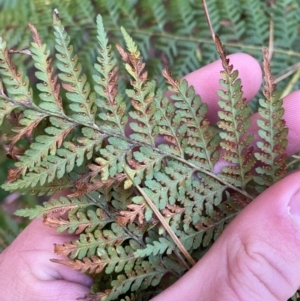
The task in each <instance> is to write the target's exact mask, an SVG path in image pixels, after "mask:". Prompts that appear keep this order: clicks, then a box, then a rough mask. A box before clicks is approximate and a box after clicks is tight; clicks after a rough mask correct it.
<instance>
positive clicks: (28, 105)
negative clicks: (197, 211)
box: [0, 95, 253, 200]
mask: <svg viewBox="0 0 300 301" xmlns="http://www.w3.org/2000/svg"><path fill="white" fill-rule="evenodd" d="M0 98H2V99H5V100H8V101H10V102H12V103H13V104H15V105H16V106H21V107H26V108H28V109H33V110H36V111H38V112H40V113H44V114H46V115H50V116H55V117H59V118H61V119H65V120H67V121H69V122H71V123H73V124H74V123H75V124H76V125H80V126H85V127H87V128H92V129H93V130H96V131H98V132H99V133H100V134H104V135H107V136H114V137H118V138H120V139H122V140H126V141H127V142H129V143H130V144H134V145H136V146H145V147H150V148H152V149H153V150H155V151H156V152H157V153H159V154H162V155H164V156H167V157H170V158H172V159H174V160H177V161H180V162H182V163H184V164H185V165H187V166H189V167H191V168H193V169H194V170H195V171H200V172H203V173H204V174H206V175H208V176H210V177H212V178H214V179H216V180H217V181H219V182H221V183H222V184H224V185H225V186H227V187H228V188H231V189H233V190H234V191H236V192H238V193H240V194H241V195H244V196H245V197H247V198H248V199H250V200H253V197H252V196H251V195H250V194H248V193H247V192H246V191H243V190H241V189H239V188H237V187H235V186H234V185H232V184H230V183H228V182H227V181H226V179H225V178H222V176H218V175H216V174H214V173H212V172H210V171H208V170H206V169H204V168H202V167H200V166H197V165H195V164H193V163H192V162H189V161H188V160H186V159H184V158H180V157H178V156H176V155H173V154H171V153H168V152H165V151H163V150H161V149H159V148H157V147H155V146H153V145H149V144H147V143H142V142H139V141H136V140H133V139H130V138H127V137H125V136H122V135H120V134H117V133H115V132H114V131H112V130H107V129H103V128H99V127H98V126H97V125H96V124H95V123H93V124H90V123H83V122H82V123H79V122H78V121H76V120H74V119H72V118H70V117H68V116H66V115H64V114H59V113H53V112H48V111H46V110H43V109H41V108H39V107H37V106H36V105H34V104H33V103H22V102H18V101H16V100H13V99H11V98H9V97H5V96H2V95H0ZM31 101H32V100H31Z"/></svg>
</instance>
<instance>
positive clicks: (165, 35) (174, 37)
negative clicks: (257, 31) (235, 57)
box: [106, 26, 300, 57]
mask: <svg viewBox="0 0 300 301" xmlns="http://www.w3.org/2000/svg"><path fill="white" fill-rule="evenodd" d="M106 30H107V31H108V32H110V31H111V32H117V33H119V32H120V28H119V27H109V26H108V27H106ZM126 31H127V32H128V33H132V34H134V33H138V34H144V35H147V36H150V37H153V36H157V37H162V38H168V39H171V40H175V41H177V40H178V41H189V42H195V43H204V44H212V45H213V44H214V41H212V40H211V38H207V39H205V38H193V37H191V36H180V35H175V34H171V33H166V32H163V33H160V32H151V31H148V30H141V29H137V30H133V29H130V28H126ZM222 44H223V45H224V46H228V47H233V48H242V49H249V50H256V51H258V52H261V45H259V46H253V45H248V44H242V43H235V42H222ZM272 51H273V52H275V53H281V54H285V55H287V56H293V57H300V53H299V52H296V51H292V50H284V49H281V48H278V47H274V48H273V49H272Z"/></svg>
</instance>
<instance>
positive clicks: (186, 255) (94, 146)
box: [0, 0, 300, 301]
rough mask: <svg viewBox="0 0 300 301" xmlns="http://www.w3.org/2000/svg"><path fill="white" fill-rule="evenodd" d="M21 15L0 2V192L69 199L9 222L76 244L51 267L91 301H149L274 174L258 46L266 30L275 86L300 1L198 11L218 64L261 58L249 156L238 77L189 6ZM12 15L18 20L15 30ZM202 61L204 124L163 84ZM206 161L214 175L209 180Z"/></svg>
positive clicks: (270, 85)
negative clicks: (215, 88)
mask: <svg viewBox="0 0 300 301" xmlns="http://www.w3.org/2000/svg"><path fill="white" fill-rule="evenodd" d="M0 3H1V2H0ZM20 3H21V2H20V1H10V2H7V1H3V3H2V4H1V5H3V8H4V9H5V10H6V11H7V14H5V16H4V15H2V14H0V24H3V26H4V27H5V24H7V29H9V30H7V31H6V32H5V34H3V35H2V39H1V41H0V73H1V80H2V82H3V85H2V87H1V89H0V123H2V126H1V130H2V132H3V133H4V134H7V137H9V139H8V140H7V141H6V142H7V143H6V150H7V153H8V154H9V156H10V157H12V158H14V159H17V162H16V163H15V166H14V167H13V168H11V169H10V170H9V174H8V180H7V183H6V184H4V185H3V186H2V187H3V188H4V189H5V190H7V191H15V192H18V193H22V194H34V195H51V194H53V193H55V192H58V191H61V190H64V189H72V188H74V189H72V192H71V193H70V194H69V195H68V196H67V197H61V198H60V199H51V200H49V201H47V202H44V203H43V204H42V205H37V206H36V207H35V208H29V209H21V210H19V211H18V213H17V214H18V215H20V216H25V217H29V218H36V217H41V216H43V217H44V222H45V224H47V225H49V226H52V227H55V228H56V229H57V231H58V232H63V231H68V232H69V233H76V234H79V237H78V239H75V240H73V241H71V242H66V243H64V244H62V245H56V246H55V251H56V253H58V254H63V255H66V256H68V257H69V259H66V260H54V261H56V262H59V263H62V264H65V265H68V266H70V267H72V268H74V269H77V270H80V271H82V272H88V273H90V274H91V275H92V276H93V277H94V279H95V284H94V286H93V288H92V290H93V293H92V294H91V295H89V298H90V300H95V301H96V300H97V301H99V300H106V301H108V300H120V299H122V298H124V300H148V299H149V298H150V297H152V296H154V295H156V294H158V293H159V292H160V291H161V290H162V289H163V288H165V287H166V286H168V285H170V284H172V283H173V282H174V281H176V280H177V279H178V278H179V277H181V276H182V275H183V273H184V272H185V271H186V270H187V269H189V266H190V265H193V264H194V262H195V260H198V259H200V258H201V256H202V254H203V253H204V252H205V251H206V250H207V248H208V247H209V246H210V245H211V244H212V243H213V242H214V240H215V239H216V238H217V237H218V236H219V235H220V234H221V232H222V231H223V229H224V227H225V226H226V225H227V224H228V223H229V222H230V221H231V220H232V218H234V217H235V215H236V214H237V213H238V212H239V211H240V210H242V209H243V208H244V207H245V206H246V205H247V204H248V203H249V202H250V201H251V200H252V199H253V198H254V197H255V196H256V195H257V194H258V193H260V192H261V191H263V190H264V189H266V188H267V187H268V186H270V185H272V184H273V183H275V182H276V181H278V180H279V179H280V178H282V177H283V176H284V175H285V173H286V169H287V164H286V155H285V154H284V152H285V146H286V135H287V129H286V128H285V123H284V120H282V115H283V109H282V101H281V98H280V97H278V96H276V97H275V96H273V95H274V90H273V89H274V82H273V81H272V80H269V76H270V61H269V59H268V58H269V53H268V52H267V51H266V50H264V52H263V54H261V48H262V45H269V36H270V33H271V35H272V37H273V39H271V41H272V42H271V45H273V47H270V48H271V49H270V50H271V51H272V53H271V54H272V60H271V62H272V68H273V67H274V70H275V74H279V73H280V72H284V70H285V69H286V68H287V67H288V66H290V65H292V64H294V63H295V62H296V61H297V60H298V58H299V56H300V54H299V53H298V50H299V49H297V40H298V39H299V37H298V35H297V30H298V28H299V25H298V23H297V21H298V20H297V18H298V15H299V7H298V4H297V2H296V1H283V2H282V3H277V4H272V3H270V4H267V3H265V1H258V0H257V1H246V0H243V1H217V0H215V1H214V0H212V1H209V2H208V8H209V11H210V16H211V19H212V24H213V26H214V29H215V30H216V32H217V33H219V34H220V35H221V37H222V41H224V44H225V46H226V48H227V49H228V51H230V52H235V51H245V52H248V53H252V54H253V55H254V56H256V57H257V58H263V69H264V72H265V75H266V76H265V86H264V88H263V90H262V93H261V97H262V98H261V99H260V100H259V110H258V111H259V114H260V116H261V118H260V120H259V123H258V126H259V127H260V132H259V135H260V138H261V141H259V142H258V144H257V146H258V150H256V151H254V150H253V148H252V147H251V141H252V139H253V137H252V136H251V135H250V134H248V129H249V126H250V123H249V122H250V121H249V120H250V119H249V117H250V113H251V110H250V108H249V107H247V106H246V105H245V103H244V100H243V95H242V86H241V85H242V83H241V81H240V79H239V78H238V70H234V66H232V65H230V62H228V61H227V56H226V53H225V51H224V49H223V46H222V45H221V42H220V41H219V39H218V38H217V39H216V45H215V43H214V41H212V39H211V37H210V36H209V32H208V30H207V25H206V21H205V14H204V12H203V10H202V8H201V5H200V2H199V1H196V0H194V1H193V0H190V1H180V0H176V1H150V0H149V1H148V0H145V1H134V0H133V1H79V0H78V1H77V0H76V1H63V2H62V1H60V2H59V1H48V2H46V3H45V2H44V1H22V4H20ZM17 4H18V5H19V4H20V5H22V9H23V10H20V11H21V13H22V14H24V16H23V17H24V18H21V19H20V22H19V23H18V24H17V22H16V18H17V15H16V5H17ZM23 5H24V7H23ZM55 7H56V8H58V11H59V15H58V14H57V13H54V16H53V24H54V35H55V39H53V34H52V31H53V28H52V26H51V23H52V20H51V12H52V10H53V8H55ZM20 9H21V8H20ZM98 12H101V16H102V17H100V16H98V17H96V16H97V13H98ZM19 13H20V12H19ZM41 15H43V16H45V18H40V16H41ZM1 18H2V19H1ZM18 18H20V16H18ZM61 20H63V24H64V26H63V25H62V23H61ZM95 20H97V23H95ZM283 20H284V21H283ZM28 21H30V22H31V23H30V26H29V29H27V22H28ZM22 22H24V23H22ZM32 24H34V26H33V25H32ZM272 24H273V25H272ZM278 24H281V25H278ZM19 26H20V27H21V30H20V32H21V34H19V31H18V29H17V28H18V27H19ZM120 26H124V27H121V30H120ZM273 27H274V29H272V28H273ZM36 28H37V29H38V30H36ZM124 28H126V30H125V29H124ZM27 30H31V33H32V37H33V42H32V39H31V38H29V37H30V34H29V33H27ZM273 33H274V34H273ZM6 41H7V42H6ZM115 42H117V45H116V47H113V46H111V45H112V44H115ZM7 43H8V45H7ZM215 48H217V50H218V52H219V56H220V57H221V59H222V62H223V71H222V72H221V74H220V78H221V82H220V84H221V90H220V91H219V96H220V101H219V106H220V111H219V117H220V121H219V122H218V124H217V125H213V124H210V123H209V121H208V120H207V118H206V112H207V105H206V104H205V103H203V102H202V100H201V97H200V96H199V95H195V91H194V88H193V87H189V86H188V83H187V81H185V80H182V81H178V80H176V78H177V77H182V76H183V75H185V74H187V73H188V72H190V71H193V70H195V69H197V68H199V67H200V66H201V65H204V64H207V63H208V62H210V61H212V60H214V59H215V58H217V56H218V53H217V52H216V50H215ZM124 49H126V50H124ZM115 52H119V54H116V53H115ZM28 53H29V54H31V59H28ZM54 53H55V56H54V55H53V54H54ZM20 54H21V55H20ZM12 60H14V61H15V62H16V63H17V65H18V67H17V68H15V63H12ZM121 61H123V62H121ZM145 66H146V67H145ZM164 67H168V68H167V69H165V68H164ZM22 69H23V70H28V72H23V73H22V72H21V71H20V70H22ZM146 70H147V71H148V72H146ZM170 71H172V74H173V75H172V76H171V73H170ZM26 73H27V74H28V76H29V78H30V80H29V79H28V77H27V76H25V74H26ZM296 75H297V73H295V75H294V77H295V76H296ZM287 80H289V79H287ZM292 82H293V83H294V82H295V78H293V81H292ZM280 85H282V87H283V88H286V89H285V90H286V91H287V90H290V89H296V88H297V87H298V86H297V84H295V85H294V84H293V85H292V86H291V85H290V84H289V83H288V82H287V81H281V82H280ZM165 87H168V89H169V90H170V91H171V92H172V95H171V98H172V100H173V101H172V102H170V101H169V100H168V99H167V97H165V93H164V92H165ZM271 109H274V110H275V111H276V112H278V114H277V115H276V116H274V114H273V115H271V114H270V111H271ZM274 118H275V119H274ZM273 119H274V120H273ZM275 136H276V137H280V141H279V142H278V141H277V140H275ZM4 137H5V136H4ZM276 139H277V138H276ZM219 145H220V146H221V148H223V150H226V152H224V151H221V152H219V148H218V147H219ZM265 145H268V146H269V147H268V148H266V147H265ZM279 146H280V147H279ZM220 156H222V157H220ZM220 158H222V160H224V161H225V162H227V163H228V164H227V167H225V168H223V170H222V173H221V174H219V175H215V174H214V167H215V164H216V162H217V161H218V160H219V159H220ZM257 163H258V164H259V167H257ZM58 212H59V213H60V215H58V214H57V213H58ZM1 235H2V234H1V233H0V236H1ZM170 275H171V276H170ZM122 300H123V299H122ZM292 300H297V295H295V296H294V297H293V299H292Z"/></svg>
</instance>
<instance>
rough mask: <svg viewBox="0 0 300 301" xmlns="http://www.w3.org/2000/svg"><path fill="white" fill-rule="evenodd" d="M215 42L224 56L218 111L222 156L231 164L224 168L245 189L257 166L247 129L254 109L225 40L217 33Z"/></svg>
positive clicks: (226, 173)
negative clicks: (245, 94)
mask: <svg viewBox="0 0 300 301" xmlns="http://www.w3.org/2000/svg"><path fill="white" fill-rule="evenodd" d="M215 43H216V47H217V50H218V52H219V55H220V57H221V60H222V66H223V69H224V70H223V71H221V77H222V79H221V80H220V85H221V87H222V90H219V91H218V94H219V96H220V98H221V100H220V101H219V102H218V104H219V106H220V108H221V111H219V112H218V115H219V118H220V121H219V122H218V126H219V128H220V129H221V132H220V136H221V143H220V145H221V147H222V149H223V154H222V158H223V159H224V160H225V161H227V162H228V163H229V164H228V166H225V167H224V168H223V170H222V172H223V174H224V176H226V179H227V180H228V181H229V182H231V183H233V184H234V185H235V186H237V187H238V186H240V187H242V188H243V189H244V188H245V187H246V185H247V183H248V182H249V181H250V180H251V179H252V177H253V175H252V168H253V167H254V161H255V160H254V156H253V149H252V147H251V146H250V143H251V142H252V141H253V135H252V134H249V133H247V131H248V129H249V127H250V124H251V119H250V115H251V110H250V107H248V106H247V104H246V99H245V98H243V91H242V85H241V80H240V79H239V78H238V71H237V70H233V65H231V64H230V62H229V59H228V57H227V55H226V52H225V50H224V48H223V46H222V43H221V41H220V39H219V37H218V36H217V35H215Z"/></svg>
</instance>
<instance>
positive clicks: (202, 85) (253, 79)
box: [185, 53, 262, 122]
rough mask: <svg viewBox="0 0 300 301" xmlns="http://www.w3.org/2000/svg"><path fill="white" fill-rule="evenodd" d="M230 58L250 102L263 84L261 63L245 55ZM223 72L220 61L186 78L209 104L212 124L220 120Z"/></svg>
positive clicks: (234, 55)
mask: <svg viewBox="0 0 300 301" xmlns="http://www.w3.org/2000/svg"><path fill="white" fill-rule="evenodd" d="M228 57H229V59H230V63H231V64H233V66H234V69H235V70H238V71H239V77H240V78H241V80H242V83H244V86H243V92H244V97H245V98H246V100H247V101H250V100H251V99H252V98H253V97H254V96H255V95H256V93H257V92H258V91H259V88H260V86H261V82H262V72H261V68H260V66H259V63H258V62H257V61H256V60H255V59H254V58H253V57H252V56H250V55H248V54H244V53H236V54H232V55H229V56H228ZM221 70H222V62H221V60H218V61H215V62H213V63H211V64H209V65H207V66H205V67H203V68H201V69H198V70H196V71H194V72H192V73H190V74H188V75H186V76H185V79H186V80H187V81H188V83H189V84H190V85H193V86H194V88H195V91H196V93H197V94H199V95H200V96H201V98H202V100H203V101H204V102H206V103H208V115H207V117H208V118H209V119H210V120H211V122H216V121H217V120H218V111H219V106H218V100H219V99H220V97H219V96H218V94H217V93H218V90H219V89H220V84H219V81H220V79H221V77H220V71H221Z"/></svg>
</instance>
